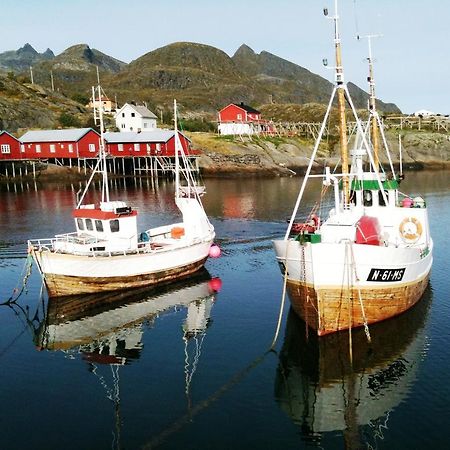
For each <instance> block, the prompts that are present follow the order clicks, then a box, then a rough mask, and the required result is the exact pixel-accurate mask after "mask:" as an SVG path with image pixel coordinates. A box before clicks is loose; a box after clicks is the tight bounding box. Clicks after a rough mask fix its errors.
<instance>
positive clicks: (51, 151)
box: [50, 144, 56, 153]
mask: <svg viewBox="0 0 450 450" xmlns="http://www.w3.org/2000/svg"><path fill="white" fill-rule="evenodd" d="M55 152H56V146H55V144H50V153H55Z"/></svg>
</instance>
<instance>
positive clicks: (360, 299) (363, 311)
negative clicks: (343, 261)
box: [350, 243, 372, 343]
mask: <svg viewBox="0 0 450 450" xmlns="http://www.w3.org/2000/svg"><path fill="white" fill-rule="evenodd" d="M350 256H351V259H352V267H353V271H354V275H355V284H356V288H357V290H358V300H359V306H360V307H361V313H362V316H363V319H364V332H365V333H366V337H367V341H368V342H369V343H371V342H372V338H371V336H370V331H369V324H368V323H367V317H366V312H365V310H364V303H363V301H362V296H361V288H360V286H359V281H360V280H359V277H358V273H357V272H356V262H355V255H354V253H353V245H352V243H350Z"/></svg>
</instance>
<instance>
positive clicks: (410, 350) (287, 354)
mask: <svg viewBox="0 0 450 450" xmlns="http://www.w3.org/2000/svg"><path fill="white" fill-rule="evenodd" d="M432 295H433V294H432V289H431V287H430V286H428V288H427V290H426V291H425V293H424V296H423V298H422V299H421V301H420V302H419V303H418V304H417V305H415V307H414V308H412V309H411V310H409V311H408V312H406V313H404V314H403V315H401V316H399V317H397V318H393V319H390V320H387V321H385V322H382V323H378V324H376V325H372V326H371V327H370V334H371V338H372V342H371V344H369V343H368V342H367V338H366V335H365V333H364V330H363V329H362V328H361V329H357V330H353V331H352V342H353V345H352V349H353V360H352V361H351V360H350V357H349V333H348V332H341V333H335V334H331V335H327V336H323V337H321V338H318V337H317V336H316V335H315V334H314V333H312V331H311V330H308V328H307V327H306V325H305V323H304V322H303V321H302V320H301V319H299V318H298V317H297V316H296V315H295V313H294V312H293V311H292V309H291V310H290V312H289V316H288V320H287V324H286V330H285V339H284V343H283V347H282V349H281V352H280V358H279V364H278V368H277V373H276V379H275V398H276V400H277V402H278V404H279V406H280V408H281V409H282V410H283V411H284V412H285V413H287V415H288V416H289V417H290V418H291V419H292V420H293V422H294V423H295V424H296V425H298V426H299V427H300V433H301V437H302V440H304V441H306V442H307V443H309V444H310V445H313V446H314V445H317V446H320V445H321V442H322V441H323V439H324V438H325V437H326V433H329V432H334V433H336V432H339V433H342V437H343V439H344V445H345V448H362V447H364V448H376V447H377V441H380V440H382V439H384V436H383V431H384V430H387V429H388V428H389V416H390V414H391V413H392V412H393V411H394V410H395V408H396V407H397V406H398V405H399V404H400V403H401V402H402V401H403V400H405V399H406V398H407V396H408V395H409V392H410V391H411V389H412V387H413V385H414V382H415V381H416V378H417V371H418V366H419V363H420V361H421V360H422V359H423V357H424V353H425V351H426V345H427V343H426V335H425V323H426V320H427V316H428V311H429V307H430V304H431V301H432ZM340 448H342V444H341V447H340Z"/></svg>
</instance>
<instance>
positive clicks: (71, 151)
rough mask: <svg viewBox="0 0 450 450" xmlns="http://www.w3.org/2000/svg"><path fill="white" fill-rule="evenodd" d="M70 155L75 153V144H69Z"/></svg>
mask: <svg viewBox="0 0 450 450" xmlns="http://www.w3.org/2000/svg"><path fill="white" fill-rule="evenodd" d="M69 153H73V144H69Z"/></svg>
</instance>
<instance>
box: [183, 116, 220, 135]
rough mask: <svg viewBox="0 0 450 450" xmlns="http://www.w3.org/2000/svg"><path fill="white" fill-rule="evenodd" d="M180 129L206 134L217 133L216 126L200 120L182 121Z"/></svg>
mask: <svg viewBox="0 0 450 450" xmlns="http://www.w3.org/2000/svg"><path fill="white" fill-rule="evenodd" d="M180 128H181V129H182V130H185V131H203V132H205V133H207V132H214V131H216V126H215V124H213V123H212V122H207V121H204V120H200V119H186V120H180Z"/></svg>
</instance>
